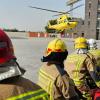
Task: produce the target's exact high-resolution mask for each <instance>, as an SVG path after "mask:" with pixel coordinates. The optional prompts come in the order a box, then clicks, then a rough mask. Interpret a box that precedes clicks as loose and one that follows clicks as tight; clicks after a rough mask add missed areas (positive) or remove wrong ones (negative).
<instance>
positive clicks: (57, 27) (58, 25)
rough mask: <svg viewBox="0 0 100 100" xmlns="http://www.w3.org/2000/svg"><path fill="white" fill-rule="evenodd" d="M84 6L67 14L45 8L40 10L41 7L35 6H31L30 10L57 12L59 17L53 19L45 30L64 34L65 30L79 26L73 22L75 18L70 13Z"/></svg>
mask: <svg viewBox="0 0 100 100" xmlns="http://www.w3.org/2000/svg"><path fill="white" fill-rule="evenodd" d="M81 6H83V4H81V5H79V6H77V7H75V8H73V9H70V10H69V11H67V12H60V11H56V10H50V9H44V8H39V7H33V6H29V7H30V8H35V9H39V10H45V11H49V12H55V13H59V14H57V15H55V16H59V17H58V18H57V19H53V20H49V21H48V23H47V25H46V26H45V30H46V31H47V30H50V32H51V31H53V32H56V33H59V32H60V33H63V32H64V31H65V30H70V29H73V28H75V27H76V26H77V24H78V22H77V21H75V20H73V18H72V17H71V16H70V15H69V12H71V11H72V10H74V9H76V8H78V7H81Z"/></svg>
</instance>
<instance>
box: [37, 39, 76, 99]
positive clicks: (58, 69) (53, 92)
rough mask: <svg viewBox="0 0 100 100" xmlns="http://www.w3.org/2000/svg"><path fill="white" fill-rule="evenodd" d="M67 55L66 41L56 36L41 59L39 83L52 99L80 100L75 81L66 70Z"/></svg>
mask: <svg viewBox="0 0 100 100" xmlns="http://www.w3.org/2000/svg"><path fill="white" fill-rule="evenodd" d="M67 55H68V51H67V48H66V45H65V43H64V42H63V41H62V40H61V39H59V38H56V39H54V40H52V41H50V42H49V43H48V46H47V48H46V51H45V55H44V56H43V58H42V59H41V60H42V62H43V65H42V66H41V67H40V70H39V81H38V84H39V85H40V86H41V87H42V88H43V89H44V90H45V91H46V92H47V93H48V94H49V95H50V100H78V96H77V93H76V91H75V89H74V87H75V86H74V83H73V81H72V80H71V79H70V78H69V76H68V74H67V73H66V72H65V71H64V64H63V62H64V60H65V59H66V57H67Z"/></svg>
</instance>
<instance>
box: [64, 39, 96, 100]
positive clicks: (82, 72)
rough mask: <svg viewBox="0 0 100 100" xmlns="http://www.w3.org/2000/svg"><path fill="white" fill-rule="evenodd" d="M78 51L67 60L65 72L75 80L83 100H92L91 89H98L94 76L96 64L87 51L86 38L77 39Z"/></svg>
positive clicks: (76, 46)
mask: <svg viewBox="0 0 100 100" xmlns="http://www.w3.org/2000/svg"><path fill="white" fill-rule="evenodd" d="M74 46H75V49H76V51H75V52H74V53H72V54H70V55H69V56H68V57H67V59H66V60H65V70H66V71H67V72H68V74H69V76H70V77H71V78H72V79H73V81H74V84H75V86H76V90H77V92H78V93H79V96H80V98H81V99H83V100H91V99H92V98H91V94H92V93H93V92H92V90H91V88H92V89H93V88H96V87H97V86H96V84H95V81H94V80H95V77H94V76H95V75H94V66H95V64H94V62H93V59H92V57H93V56H92V55H91V54H90V53H89V52H88V49H87V46H88V45H87V40H86V39H85V38H84V37H78V38H76V39H75V44H74Z"/></svg>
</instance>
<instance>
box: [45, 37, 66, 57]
mask: <svg viewBox="0 0 100 100" xmlns="http://www.w3.org/2000/svg"><path fill="white" fill-rule="evenodd" d="M66 50H67V47H66V45H65V43H64V41H62V40H61V39H58V38H56V39H54V40H52V41H50V42H49V44H48V46H47V48H46V55H50V54H51V52H65V51H66Z"/></svg>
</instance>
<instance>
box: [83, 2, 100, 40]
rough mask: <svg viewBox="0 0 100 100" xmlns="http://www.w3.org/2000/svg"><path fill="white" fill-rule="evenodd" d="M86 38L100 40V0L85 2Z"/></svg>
mask: <svg viewBox="0 0 100 100" xmlns="http://www.w3.org/2000/svg"><path fill="white" fill-rule="evenodd" d="M84 24H85V26H84V28H85V36H86V37H88V38H94V39H97V40H98V39H100V0H85V22H84Z"/></svg>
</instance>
